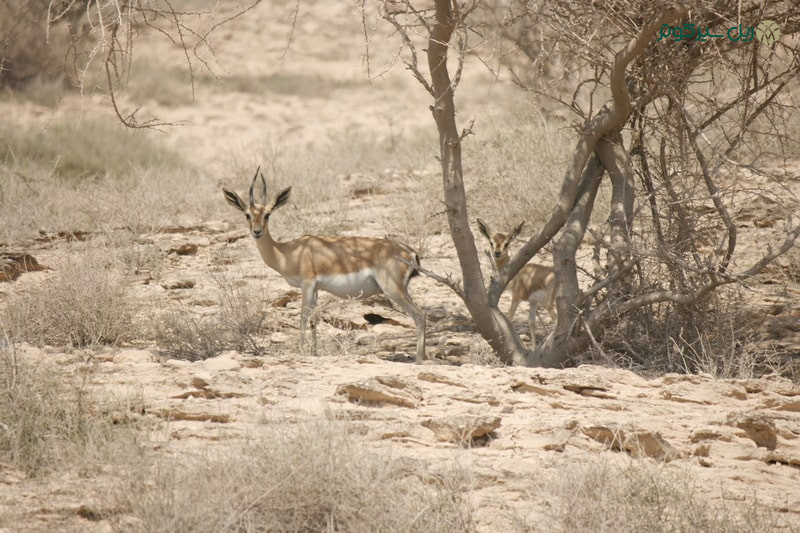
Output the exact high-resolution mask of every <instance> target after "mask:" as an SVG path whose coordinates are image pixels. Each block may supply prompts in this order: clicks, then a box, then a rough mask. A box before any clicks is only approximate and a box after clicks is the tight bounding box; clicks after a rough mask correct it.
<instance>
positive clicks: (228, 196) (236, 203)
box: [222, 188, 247, 212]
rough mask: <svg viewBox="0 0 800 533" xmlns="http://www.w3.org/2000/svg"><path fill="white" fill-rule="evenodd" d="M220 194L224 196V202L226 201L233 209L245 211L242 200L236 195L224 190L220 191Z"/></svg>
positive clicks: (245, 207)
mask: <svg viewBox="0 0 800 533" xmlns="http://www.w3.org/2000/svg"><path fill="white" fill-rule="evenodd" d="M222 193H223V194H224V195H225V201H227V202H228V203H229V204H231V205H232V206H233V207H235V208H236V209H238V210H239V211H242V212H244V211H247V206H246V205H245V203H244V200H242V197H241V196H239V195H238V194H237V193H235V192H233V191H229V190H228V189H225V188H223V189H222Z"/></svg>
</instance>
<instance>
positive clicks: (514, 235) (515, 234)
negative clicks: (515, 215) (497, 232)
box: [508, 220, 525, 242]
mask: <svg viewBox="0 0 800 533" xmlns="http://www.w3.org/2000/svg"><path fill="white" fill-rule="evenodd" d="M524 225H525V221H524V220H523V221H522V222H520V223H519V224H517V227H516V228H514V231H512V232H511V235H509V237H508V241H509V242H511V241H512V240H513V239H516V238H517V237H518V236H519V234H520V232H521V231H522V226H524Z"/></svg>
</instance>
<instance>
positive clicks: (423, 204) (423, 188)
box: [384, 172, 447, 258]
mask: <svg viewBox="0 0 800 533" xmlns="http://www.w3.org/2000/svg"><path fill="white" fill-rule="evenodd" d="M386 178H388V179H392V180H400V179H402V180H403V182H404V183H406V184H407V185H406V186H405V187H404V190H403V191H400V192H398V193H397V195H398V197H397V198H396V200H395V201H394V202H393V204H394V209H392V210H391V211H389V212H388V213H387V214H386V215H385V216H384V219H385V223H384V227H385V228H386V229H387V231H389V235H388V237H389V238H392V239H395V240H397V241H398V242H401V243H403V244H406V245H408V246H410V247H411V248H412V249H413V250H414V251H415V252H416V253H417V254H418V255H419V256H420V257H421V258H424V257H425V256H426V255H428V252H429V247H430V244H431V239H432V238H433V236H434V235H441V234H442V233H444V232H446V231H447V227H446V226H447V220H446V217H445V216H444V210H445V206H444V203H443V202H442V201H441V199H440V197H441V191H440V188H441V184H440V183H439V180H438V177H437V176H435V175H433V174H431V173H428V172H421V173H418V172H409V173H408V175H406V176H401V175H400V174H399V173H394V172H393V173H392V174H391V175H390V176H386Z"/></svg>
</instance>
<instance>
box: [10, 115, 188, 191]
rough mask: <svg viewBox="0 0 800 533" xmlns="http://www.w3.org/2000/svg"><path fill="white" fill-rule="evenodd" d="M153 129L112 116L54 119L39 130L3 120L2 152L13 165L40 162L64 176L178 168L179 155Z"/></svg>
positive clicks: (87, 175)
mask: <svg viewBox="0 0 800 533" xmlns="http://www.w3.org/2000/svg"><path fill="white" fill-rule="evenodd" d="M154 135H157V133H155V132H142V131H130V130H127V129H126V128H125V127H124V126H122V125H121V124H118V123H115V122H112V121H110V120H86V119H84V120H74V121H62V122H54V123H52V124H50V125H49V126H48V127H47V128H45V129H43V130H41V131H38V130H33V129H24V128H19V127H16V126H14V125H5V126H3V127H2V128H0V158H2V159H3V160H4V161H5V162H6V164H7V165H9V166H11V167H18V166H20V165H19V164H18V163H20V164H21V163H25V164H28V165H30V164H38V165H41V166H42V167H44V168H49V169H51V171H52V172H53V173H54V174H55V175H57V176H60V177H63V178H65V179H85V178H94V177H98V176H105V175H107V174H110V175H113V176H115V177H122V176H126V175H131V174H134V173H135V172H137V171H139V170H141V169H145V168H161V169H172V170H174V169H178V168H180V166H181V165H182V164H183V161H182V160H181V158H180V157H179V155H178V154H177V153H176V152H173V151H172V150H170V149H168V148H166V147H165V146H164V144H163V143H159V142H157V139H155V138H154ZM22 168H24V167H22Z"/></svg>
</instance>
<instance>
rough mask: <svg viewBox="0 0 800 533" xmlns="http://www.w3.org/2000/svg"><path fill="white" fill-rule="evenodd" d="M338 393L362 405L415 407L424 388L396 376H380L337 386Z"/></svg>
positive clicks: (420, 398)
mask: <svg viewBox="0 0 800 533" xmlns="http://www.w3.org/2000/svg"><path fill="white" fill-rule="evenodd" d="M336 394H339V395H343V396H346V397H347V399H348V400H350V401H351V402H355V403H359V404H362V405H376V406H380V405H383V404H391V405H399V406H401V407H410V408H412V409H415V408H417V407H419V405H420V402H421V401H422V390H421V389H420V388H419V387H417V386H416V385H412V384H411V383H409V382H407V381H405V380H403V379H400V378H397V377H394V376H378V377H374V378H370V379H365V380H362V381H357V382H355V383H345V384H343V385H339V386H338V387H337V388H336Z"/></svg>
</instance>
